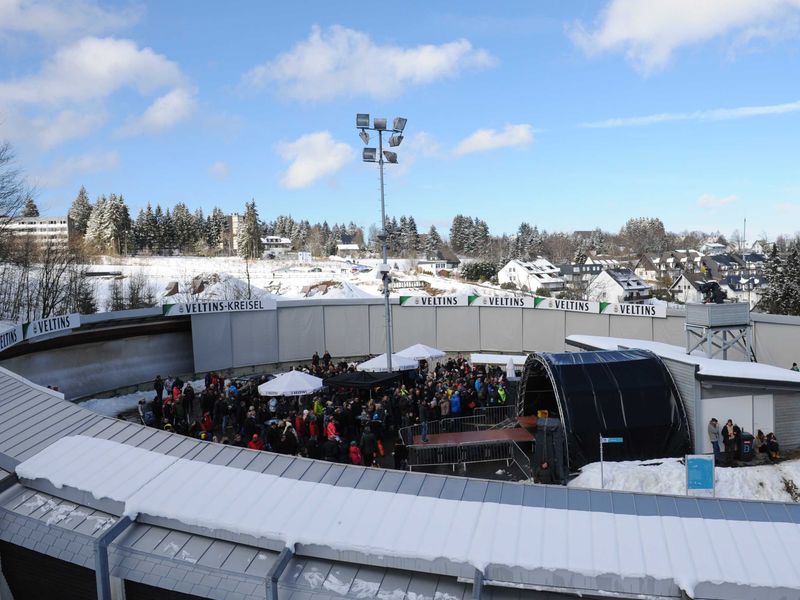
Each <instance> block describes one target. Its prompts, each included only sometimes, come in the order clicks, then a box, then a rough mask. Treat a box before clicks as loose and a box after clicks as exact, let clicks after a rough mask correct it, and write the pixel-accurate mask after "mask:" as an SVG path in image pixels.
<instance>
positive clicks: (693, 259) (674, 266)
mask: <svg viewBox="0 0 800 600" xmlns="http://www.w3.org/2000/svg"><path fill="white" fill-rule="evenodd" d="M702 259H703V255H702V254H700V252H698V251H697V250H670V251H669V252H663V253H661V254H656V253H652V252H651V253H648V254H643V255H642V256H641V258H640V259H639V261H638V262H637V263H636V266H635V267H634V272H635V273H636V275H638V276H639V277H641V278H642V279H644V280H645V281H647V282H649V283H657V282H659V281H664V280H665V279H671V280H673V281H674V280H675V279H676V278H678V277H679V276H680V275H681V274H682V273H684V272H688V273H696V272H699V271H700V267H701V264H702Z"/></svg>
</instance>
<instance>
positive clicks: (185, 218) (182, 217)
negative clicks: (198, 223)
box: [172, 202, 197, 254]
mask: <svg viewBox="0 0 800 600" xmlns="http://www.w3.org/2000/svg"><path fill="white" fill-rule="evenodd" d="M172 222H173V226H174V228H175V247H176V248H177V249H178V251H179V252H180V253H181V254H185V253H186V252H188V251H190V250H191V249H192V248H193V247H194V244H195V242H196V241H197V237H196V235H195V234H196V228H195V221H194V217H193V216H192V213H190V212H189V208H188V207H187V206H186V205H185V204H184V203H183V202H178V203H177V204H176V205H175V208H174V209H173V210H172Z"/></svg>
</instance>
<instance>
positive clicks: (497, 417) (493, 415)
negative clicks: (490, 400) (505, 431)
mask: <svg viewBox="0 0 800 600" xmlns="http://www.w3.org/2000/svg"><path fill="white" fill-rule="evenodd" d="M475 414H476V415H486V423H487V424H488V425H500V424H501V423H505V422H507V421H509V420H515V421H516V418H517V407H516V406H515V405H514V403H513V402H512V403H510V404H495V405H489V406H479V407H477V408H476V409H475Z"/></svg>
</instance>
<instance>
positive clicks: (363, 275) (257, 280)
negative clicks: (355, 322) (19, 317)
mask: <svg viewBox="0 0 800 600" xmlns="http://www.w3.org/2000/svg"><path fill="white" fill-rule="evenodd" d="M380 262H382V261H381V259H377V258H372V259H363V260H358V261H353V262H348V261H345V260H344V259H341V258H338V257H334V256H331V257H329V258H328V259H324V260H323V259H318V260H314V261H313V262H299V261H296V260H280V259H275V260H266V259H265V260H258V261H249V262H246V261H245V260H243V259H241V258H238V257H215V258H208V257H195V256H185V257H127V258H120V257H101V259H100V260H99V261H98V262H97V263H95V264H93V265H91V266H90V268H89V271H90V273H91V272H95V273H114V274H116V273H119V274H120V275H121V277H122V279H117V277H118V276H115V275H103V276H98V277H92V278H91V281H92V282H93V283H94V284H95V296H96V298H97V303H98V309H99V310H106V306H107V305H108V301H109V298H110V296H111V286H112V284H113V282H114V281H115V279H117V280H119V281H121V282H122V285H123V287H125V288H127V285H128V282H129V281H130V279H131V278H132V277H141V278H143V279H144V280H145V281H146V282H147V284H148V285H149V287H150V290H151V291H152V292H153V295H154V297H155V298H156V300H157V302H158V303H159V304H168V303H173V302H185V301H190V300H201V299H219V298H225V299H237V298H242V297H245V295H246V294H247V286H248V284H247V281H248V279H249V281H250V288H251V289H250V293H251V295H252V296H255V297H263V296H280V297H284V298H309V297H325V298H373V297H379V296H381V294H382V292H381V288H380V286H381V281H380V279H379V278H378V277H376V273H377V271H376V269H375V267H376V266H377V265H378V264H379V263H380ZM389 265H390V266H391V268H392V277H393V278H394V279H395V280H397V281H402V280H421V281H424V282H426V283H427V284H428V286H429V288H428V290H427V291H426V290H424V289H398V290H395V291H393V292H392V295H393V296H400V295H403V296H414V295H430V294H435V295H441V294H459V295H476V294H479V295H482V296H491V295H500V296H508V295H513V294H512V293H511V292H508V291H506V290H501V289H500V288H499V287H496V286H484V285H472V284H469V283H465V282H461V281H458V280H455V279H450V278H445V277H439V276H437V275H430V274H418V273H416V268H415V261H413V260H408V259H400V258H390V259H389ZM195 278H200V279H202V280H203V281H204V282H205V289H204V290H203V291H202V292H200V293H199V294H196V295H192V294H191V289H192V281H193V280H194V279H195ZM173 282H177V283H178V286H179V290H180V292H179V293H178V294H177V295H173V296H165V293H166V291H167V287H168V286H169V285H170V284H171V283H173Z"/></svg>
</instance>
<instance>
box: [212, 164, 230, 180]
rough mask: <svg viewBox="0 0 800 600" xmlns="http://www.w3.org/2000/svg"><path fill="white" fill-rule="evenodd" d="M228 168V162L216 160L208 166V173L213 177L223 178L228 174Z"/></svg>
mask: <svg viewBox="0 0 800 600" xmlns="http://www.w3.org/2000/svg"><path fill="white" fill-rule="evenodd" d="M229 172H230V169H229V168H228V164H227V163H226V162H224V161H221V160H218V161H216V162H215V163H214V164H213V165H211V166H210V167H209V168H208V173H209V175H211V176H212V177H213V178H214V179H225V178H226V177H227V176H228V173H229Z"/></svg>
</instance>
